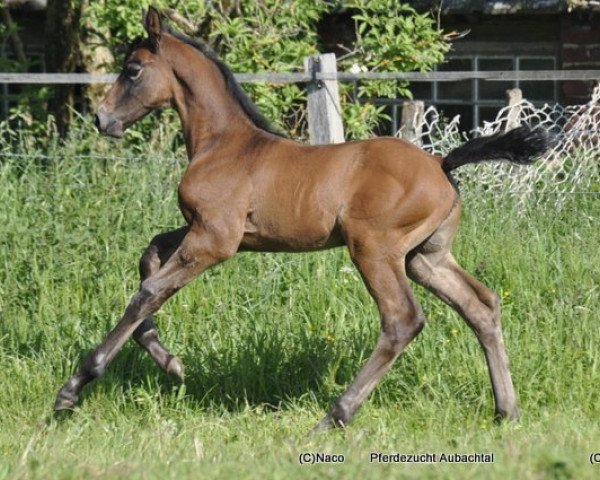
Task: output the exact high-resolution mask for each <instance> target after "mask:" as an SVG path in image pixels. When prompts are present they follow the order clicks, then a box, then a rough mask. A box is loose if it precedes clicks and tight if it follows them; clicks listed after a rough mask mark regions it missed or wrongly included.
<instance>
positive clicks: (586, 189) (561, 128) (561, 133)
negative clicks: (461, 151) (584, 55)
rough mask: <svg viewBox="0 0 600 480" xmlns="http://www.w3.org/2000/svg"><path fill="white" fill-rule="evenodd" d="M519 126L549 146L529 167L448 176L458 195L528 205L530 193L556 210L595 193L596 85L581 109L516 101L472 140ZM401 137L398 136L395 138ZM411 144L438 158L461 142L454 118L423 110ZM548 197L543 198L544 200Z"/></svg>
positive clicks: (599, 102)
mask: <svg viewBox="0 0 600 480" xmlns="http://www.w3.org/2000/svg"><path fill="white" fill-rule="evenodd" d="M519 124H528V125H531V126H536V125H539V126H541V127H543V128H546V129H547V130H549V131H551V132H552V133H554V134H555V135H556V138H557V142H556V144H555V146H554V147H553V148H552V149H551V150H550V151H549V152H548V153H547V154H546V155H544V157H543V158H541V159H540V160H539V161H537V162H536V163H535V164H534V165H531V166H516V165H513V164H508V163H507V162H487V163H483V164H479V165H468V166H465V167H463V168H461V169H460V170H458V171H457V172H454V173H453V175H454V176H455V178H456V179H457V180H458V181H459V183H460V185H461V190H463V191H467V190H469V189H479V188H481V187H483V188H485V189H486V190H491V191H496V192H499V193H502V194H505V193H512V194H514V195H516V196H518V197H520V198H523V199H525V198H527V200H528V201H531V197H532V195H530V194H532V193H541V194H544V195H535V197H537V198H539V199H541V198H542V197H546V198H544V201H551V199H550V198H547V197H548V196H549V195H551V196H552V200H554V201H555V202H556V204H560V203H561V201H562V199H563V198H564V197H565V196H566V195H568V194H573V193H598V192H599V185H600V175H599V174H600V84H599V85H598V86H597V87H596V88H595V90H594V92H593V94H592V98H591V100H590V101H589V102H588V103H587V104H585V105H573V106H568V107H563V106H560V105H547V104H546V105H544V106H542V107H535V106H534V105H533V104H532V103H531V102H528V101H527V100H522V101H520V102H518V103H517V104H515V105H513V106H510V107H505V108H503V109H502V110H500V111H499V112H498V115H497V116H496V119H495V120H494V121H493V122H484V125H483V126H482V127H479V128H477V129H476V130H475V131H473V132H472V134H473V135H474V136H477V135H490V134H492V133H495V132H498V131H506V130H510V129H511V128H514V127H516V126H517V125H519ZM399 133H401V132H399ZM413 137H416V143H418V144H419V145H420V146H422V147H423V148H424V149H425V150H427V151H429V152H431V153H434V154H438V155H444V154H446V153H448V152H449V151H450V150H452V149H453V148H456V147H458V146H459V145H460V144H462V143H463V142H465V140H466V138H465V137H464V135H463V134H461V132H460V129H459V117H458V116H457V117H454V118H452V119H451V120H448V119H445V118H443V117H442V116H441V115H440V114H439V112H438V111H437V110H436V108H435V107H433V106H431V107H428V108H427V109H426V110H425V114H424V121H423V122H422V125H420V126H418V127H417V128H416V132H413ZM545 194H548V195H545Z"/></svg>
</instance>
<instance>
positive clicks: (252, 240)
mask: <svg viewBox="0 0 600 480" xmlns="http://www.w3.org/2000/svg"><path fill="white" fill-rule="evenodd" d="M341 245H344V240H343V237H342V235H341V232H340V229H339V227H338V225H337V224H336V220H335V218H334V217H331V218H323V216H322V217H321V218H318V216H316V215H315V212H312V213H307V214H306V215H304V216H302V217H296V216H295V215H288V216H284V217H283V218H282V217H280V218H268V216H267V215H264V214H263V215H256V214H253V213H252V214H249V215H248V218H247V219H246V225H245V231H244V236H243V238H242V242H241V245H240V250H242V251H244V250H251V251H258V252H307V251H313V250H323V249H326V248H333V247H339V246H341Z"/></svg>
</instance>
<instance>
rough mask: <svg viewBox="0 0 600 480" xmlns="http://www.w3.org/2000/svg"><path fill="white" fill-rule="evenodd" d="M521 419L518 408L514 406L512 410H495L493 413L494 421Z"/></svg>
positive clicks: (516, 420) (515, 421) (504, 421)
mask: <svg viewBox="0 0 600 480" xmlns="http://www.w3.org/2000/svg"><path fill="white" fill-rule="evenodd" d="M520 419H521V414H520V413H519V409H518V408H515V409H514V410H510V411H504V410H496V414H495V415H494V422H495V423H498V424H499V423H518V422H519V420H520Z"/></svg>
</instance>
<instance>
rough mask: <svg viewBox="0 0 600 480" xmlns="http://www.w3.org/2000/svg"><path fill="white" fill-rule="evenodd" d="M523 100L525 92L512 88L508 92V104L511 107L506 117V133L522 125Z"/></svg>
mask: <svg viewBox="0 0 600 480" xmlns="http://www.w3.org/2000/svg"><path fill="white" fill-rule="evenodd" d="M522 100H523V92H522V91H521V89H520V88H511V89H510V90H507V91H506V104H507V106H508V107H509V110H508V115H507V116H506V126H505V127H504V131H505V132H507V131H509V130H512V129H513V128H517V127H518V126H519V125H521V101H522Z"/></svg>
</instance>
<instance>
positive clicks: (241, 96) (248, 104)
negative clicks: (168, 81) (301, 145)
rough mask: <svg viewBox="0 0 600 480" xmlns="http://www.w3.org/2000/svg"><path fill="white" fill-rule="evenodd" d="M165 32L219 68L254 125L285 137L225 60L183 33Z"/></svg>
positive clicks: (230, 92) (233, 95)
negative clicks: (269, 119) (261, 109)
mask: <svg viewBox="0 0 600 480" xmlns="http://www.w3.org/2000/svg"><path fill="white" fill-rule="evenodd" d="M163 31H165V32H167V33H169V34H170V35H172V36H174V37H175V38H176V39H178V40H181V41H182V42H184V43H185V44H187V45H189V46H191V47H194V48H195V49H196V50H198V51H199V52H200V53H202V54H203V55H204V56H205V57H206V58H208V59H209V60H211V61H212V62H213V63H214V64H215V65H216V66H217V67H218V68H219V71H220V72H221V74H222V75H223V78H224V79H225V85H226V87H227V91H228V92H229V94H230V95H231V96H232V97H233V98H234V99H235V100H236V101H237V102H238V103H239V105H240V107H242V110H243V111H244V113H245V114H246V115H247V116H248V118H249V119H250V120H251V121H252V123H253V124H254V125H256V126H257V127H258V128H260V129H261V130H264V131H265V132H268V133H271V134H273V135H277V136H279V137H285V135H284V134H283V133H282V132H281V131H280V130H279V129H277V128H275V127H273V126H272V125H271V124H270V123H269V121H268V120H267V119H266V118H265V117H264V116H263V115H262V113H260V111H259V110H258V108H257V106H256V105H254V103H253V102H252V100H250V97H248V95H247V94H246V92H244V90H243V89H242V87H240V84H239V83H238V82H237V80H236V79H235V77H234V75H233V72H232V71H231V70H230V69H229V67H228V66H227V65H226V64H225V63H224V62H223V60H221V59H220V58H219V57H218V56H217V54H216V53H215V52H214V51H213V50H212V48H210V47H209V46H208V45H206V44H204V43H201V42H199V41H198V40H195V39H193V38H191V37H188V36H187V35H184V34H183V33H181V32H178V31H176V30H173V29H171V28H170V27H163Z"/></svg>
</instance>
